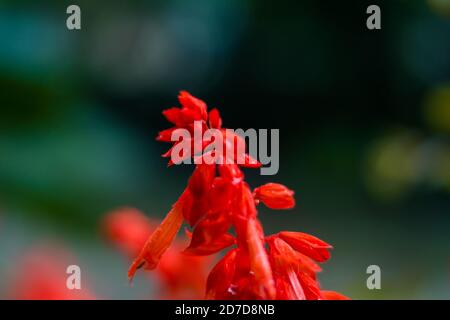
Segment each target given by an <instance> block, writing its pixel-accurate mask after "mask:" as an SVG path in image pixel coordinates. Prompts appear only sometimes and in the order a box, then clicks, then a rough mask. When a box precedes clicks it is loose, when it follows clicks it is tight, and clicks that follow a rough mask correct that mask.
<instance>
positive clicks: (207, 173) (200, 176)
mask: <svg viewBox="0 0 450 320" xmlns="http://www.w3.org/2000/svg"><path fill="white" fill-rule="evenodd" d="M215 175H216V166H215V165H208V164H198V165H197V166H196V167H195V170H194V172H193V173H192V175H191V177H190V179H189V182H188V187H189V191H190V192H191V193H192V195H193V196H194V197H202V196H204V195H206V193H207V192H208V191H209V190H210V189H211V187H212V183H213V181H214V178H215Z"/></svg>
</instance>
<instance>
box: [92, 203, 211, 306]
mask: <svg viewBox="0 0 450 320" xmlns="http://www.w3.org/2000/svg"><path fill="white" fill-rule="evenodd" d="M157 226H158V224H157V223H156V221H153V220H151V219H149V218H147V217H146V216H145V215H144V214H143V213H142V212H140V211H139V210H137V209H134V208H120V209H117V210H115V211H113V212H111V213H109V214H108V215H106V216H105V218H104V219H103V221H102V225H101V227H102V231H103V234H104V235H105V236H106V238H107V240H108V241H109V242H111V243H112V244H113V245H115V246H116V247H117V248H119V249H120V250H121V251H122V252H123V253H124V254H125V255H126V256H128V257H132V258H133V257H135V256H136V255H137V254H139V252H140V250H141V248H142V246H143V245H144V244H145V242H146V240H147V238H148V237H149V236H150V235H151V234H152V231H153V230H155V229H156V227H157ZM184 246H185V243H184V241H181V240H180V239H177V240H176V241H175V243H174V245H173V246H171V247H170V248H169V249H168V250H167V251H166V252H165V254H164V256H163V257H162V258H161V260H160V261H159V264H158V267H157V268H156V270H155V271H156V276H157V280H158V281H159V283H160V287H161V290H160V293H159V298H166V299H195V298H202V297H203V295H204V288H205V285H206V277H207V270H208V268H209V266H210V265H211V262H212V261H211V258H210V257H198V256H188V255H186V254H183V253H182V252H181V250H182V248H183V247H184Z"/></svg>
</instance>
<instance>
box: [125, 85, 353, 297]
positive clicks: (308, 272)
mask: <svg viewBox="0 0 450 320" xmlns="http://www.w3.org/2000/svg"><path fill="white" fill-rule="evenodd" d="M178 98H179V102H180V104H181V108H171V109H168V110H166V111H164V112H163V115H164V116H165V117H166V118H167V120H168V121H169V122H171V123H172V124H173V127H172V128H170V129H167V130H164V131H162V132H160V133H159V135H158V138H157V139H158V140H160V141H166V142H171V136H172V133H173V132H175V130H177V129H179V128H182V129H186V130H189V131H191V130H194V128H193V122H194V121H201V122H202V126H203V130H207V129H208V128H216V129H220V130H224V129H222V119H221V117H220V114H219V112H218V111H217V109H213V110H211V111H210V112H209V113H208V111H207V106H206V104H205V103H204V102H203V101H201V100H199V99H197V98H195V97H193V96H192V95H190V94H189V93H187V92H185V91H182V92H181V93H180V95H179V97H178ZM233 139H239V137H238V136H231V137H230V136H229V135H224V137H223V143H224V145H225V148H224V149H223V150H225V151H224V152H228V153H229V152H230V148H229V147H228V145H233V144H232V143H231V142H234V141H231V140H233ZM177 143H179V142H175V145H176V144H177ZM210 143H211V141H202V143H201V144H200V145H201V149H202V150H194V152H193V153H192V154H185V155H183V156H184V157H193V158H195V157H199V156H200V157H201V156H202V155H204V154H205V153H206V152H208V151H207V150H208V145H209V144H210ZM196 145H198V144H197V143H196ZM170 152H171V150H169V152H168V153H166V154H164V155H163V156H165V157H168V156H169V155H170ZM231 152H233V153H237V152H239V150H236V149H231ZM244 152H245V151H244ZM233 155H234V158H233V159H237V158H238V156H244V157H245V159H247V160H248V161H246V162H244V163H243V164H240V165H237V164H236V163H230V162H229V161H219V162H218V163H217V164H216V163H214V164H204V163H202V164H197V165H196V167H195V170H194V172H193V174H192V176H191V178H190V179H189V182H188V185H187V187H186V189H185V190H184V192H183V193H182V194H181V196H180V197H179V199H178V200H177V201H176V202H175V204H174V205H173V206H172V209H171V210H170V212H169V213H168V214H167V216H166V217H165V219H164V220H163V221H162V223H161V224H160V225H159V226H158V227H157V228H156V229H155V231H154V232H153V233H152V234H151V236H150V237H149V238H148V240H147V241H146V243H145V245H144V246H143V248H142V250H141V251H140V253H139V254H138V255H137V258H136V259H135V260H134V262H133V263H132V265H131V267H130V269H129V271H128V276H129V278H130V279H132V278H133V276H134V274H135V272H136V270H137V269H139V268H141V267H144V268H145V269H148V270H152V269H155V268H156V267H157V266H158V263H159V262H160V260H161V257H162V256H163V254H164V253H165V252H166V250H167V249H168V248H169V247H170V245H171V243H172V241H173V240H174V238H175V236H176V235H177V233H178V231H179V229H180V228H181V226H182V224H183V222H184V221H186V222H187V223H188V224H189V225H190V227H191V228H193V231H192V233H189V237H190V244H189V246H188V247H187V248H186V249H185V250H184V254H186V255H192V256H204V255H211V254H214V253H218V252H221V251H222V250H225V249H227V248H230V249H229V250H228V252H227V253H226V254H225V255H224V257H223V258H222V259H221V260H220V261H219V262H218V263H217V264H216V266H215V267H214V268H213V269H212V271H211V272H210V274H209V276H208V279H207V284H206V298H208V299H344V298H345V297H344V296H342V295H340V294H338V293H335V292H329V291H322V290H321V289H320V287H319V283H318V281H317V278H316V274H317V273H318V272H319V271H320V270H321V268H320V266H319V265H318V263H320V262H324V261H326V260H327V259H328V258H329V257H330V253H329V249H331V246H330V245H329V244H327V243H325V242H324V241H322V240H320V239H318V238H316V237H313V236H311V235H309V234H305V233H300V232H287V231H282V232H280V233H278V234H274V235H270V236H265V235H264V232H263V227H262V225H261V223H260V221H259V219H258V212H257V209H256V206H257V205H258V204H260V203H263V204H264V205H266V206H267V207H269V208H271V209H291V208H293V207H294V205H295V201H294V192H293V191H292V190H290V189H288V188H287V187H285V186H283V185H281V184H277V183H268V184H265V185H263V186H261V187H259V188H256V189H254V190H253V191H252V190H251V189H250V186H249V185H248V184H247V183H246V182H245V180H244V174H243V172H242V170H241V168H240V167H253V168H254V167H259V166H260V163H259V162H258V161H256V160H255V159H252V158H251V157H250V156H249V155H248V154H244V155H242V154H238V155H236V154H233ZM219 156H222V155H219ZM223 157H227V155H226V154H224V155H223ZM170 164H171V162H170V161H169V165H170Z"/></svg>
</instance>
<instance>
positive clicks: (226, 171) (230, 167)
mask: <svg viewBox="0 0 450 320" xmlns="http://www.w3.org/2000/svg"><path fill="white" fill-rule="evenodd" d="M219 173H220V175H221V176H222V177H223V178H224V179H227V180H229V181H231V182H232V183H233V184H237V183H240V182H241V181H242V180H243V179H244V174H243V173H242V171H241V169H239V167H238V165H237V164H222V165H219Z"/></svg>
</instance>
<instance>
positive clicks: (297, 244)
mask: <svg viewBox="0 0 450 320" xmlns="http://www.w3.org/2000/svg"><path fill="white" fill-rule="evenodd" d="M279 236H280V238H282V239H283V240H284V241H286V242H287V243H288V244H289V245H290V246H291V247H293V248H294V249H295V250H297V251H298V252H300V253H303V254H304V255H306V256H308V257H310V258H311V259H314V260H316V261H318V262H324V261H326V260H328V259H329V258H330V252H329V251H328V249H331V248H332V246H331V245H329V244H328V243H326V242H324V241H322V240H320V239H318V238H316V237H314V236H312V235H309V234H307V233H301V232H289V231H282V232H280V233H279Z"/></svg>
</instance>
